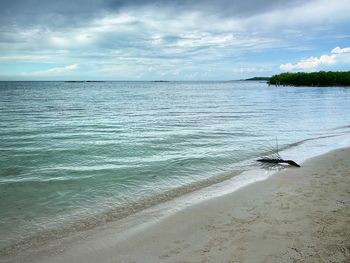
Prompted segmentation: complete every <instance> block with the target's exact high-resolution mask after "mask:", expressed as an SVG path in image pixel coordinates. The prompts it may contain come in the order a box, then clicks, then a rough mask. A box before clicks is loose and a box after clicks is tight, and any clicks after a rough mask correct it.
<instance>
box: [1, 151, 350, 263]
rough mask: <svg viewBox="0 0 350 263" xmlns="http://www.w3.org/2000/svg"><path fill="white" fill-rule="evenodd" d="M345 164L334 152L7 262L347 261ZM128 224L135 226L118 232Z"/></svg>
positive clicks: (344, 155) (346, 156)
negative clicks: (169, 211) (180, 206)
mask: <svg viewBox="0 0 350 263" xmlns="http://www.w3.org/2000/svg"><path fill="white" fill-rule="evenodd" d="M349 160H350V148H342V149H338V150H334V151H331V152H329V153H327V154H324V155H321V156H317V157H314V158H311V159H308V160H307V161H305V162H303V165H302V168H299V169H286V170H283V171H280V172H277V173H276V174H274V175H272V176H271V177H269V178H268V179H267V180H264V181H262V182H258V183H253V184H249V185H247V186H245V187H243V188H240V189H239V190H237V191H235V192H232V193H228V194H225V195H222V196H218V197H214V198H211V199H209V200H205V201H201V202H199V203H198V204H194V205H191V206H189V207H186V208H184V209H180V210H178V211H174V213H172V214H170V215H167V216H163V217H156V216H155V217H154V218H153V222H151V223H149V222H148V223H147V222H144V221H143V220H142V218H137V215H133V216H132V217H130V218H125V219H123V220H121V221H122V222H112V223H108V224H107V225H105V226H103V227H99V228H96V229H92V230H91V231H88V233H84V234H81V233H78V234H76V235H74V237H70V238H69V239H67V238H63V239H61V240H56V241H52V242H50V243H49V244H47V245H46V246H45V247H41V248H37V249H36V250H31V251H27V252H26V253H24V254H25V255H24V254H23V255H15V256H14V257H12V259H11V258H9V259H8V262H12V260H14V261H17V262H30V261H35V262H40V261H41V260H42V262H70V261H74V262H96V261H100V262H111V261H112V260H114V261H115V260H117V261H118V262H119V261H121V262H186V261H188V262H197V261H200V260H206V261H208V262H217V260H218V259H220V260H219V261H220V262H230V261H229V260H233V261H234V262H256V260H257V259H260V258H261V257H264V258H266V260H268V262H271V261H272V262H274V261H278V259H285V260H286V261H287V262H289V261H288V260H290V259H294V260H305V259H307V260H309V259H310V260H311V261H310V262H313V261H312V260H315V262H317V260H316V258H318V259H320V258H323V257H326V258H328V257H329V256H332V257H336V258H337V259H339V260H340V261H338V262H342V261H341V260H343V259H342V258H345V260H346V259H349V258H350V238H349V237H348V236H346V233H349V232H350V231H349V230H350V229H349V227H347V226H346V223H345V221H346V220H347V218H348V217H349V216H350V211H349V210H350V193H349V191H348V190H347V189H348V186H349V185H350V179H349V178H346V176H345V175H346V174H348V172H347V171H349V170H350V165H348V164H347V163H349ZM349 177H350V176H349ZM296 179H297V180H296ZM175 210H176V209H175ZM149 215H150V216H151V218H152V215H153V216H154V214H152V211H150V214H149ZM132 220H136V221H134V223H135V225H136V227H135V226H134V227H132V228H125V226H126V225H127V223H128V221H129V223H130V222H131V221H132ZM137 220H138V221H137ZM344 220H345V221H344ZM347 225H349V224H347ZM328 229H329V231H328ZM340 230H341V231H340ZM341 233H345V236H344V234H341ZM326 234H327V235H326ZM327 236H329V238H325V237H327ZM321 237H322V239H321ZM323 238H325V240H323ZM293 239H295V240H293ZM334 242H336V244H335V243H334ZM229 244H231V245H230V246H228V245H229ZM306 244H308V245H306ZM332 244H333V246H335V248H332ZM329 246H330V247H329ZM136 248H137V249H136ZM321 248H322V249H321ZM281 251H283V252H281ZM145 260H146V261H145ZM215 260H216V261H215ZM5 262H7V261H5Z"/></svg>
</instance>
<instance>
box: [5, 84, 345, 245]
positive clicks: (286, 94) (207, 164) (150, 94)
mask: <svg viewBox="0 0 350 263" xmlns="http://www.w3.org/2000/svg"><path fill="white" fill-rule="evenodd" d="M0 139H1V140H0V233H1V234H0V250H3V251H5V250H9V249H10V248H11V247H12V248H14V247H15V248H16V249H18V248H19V247H21V246H26V245H27V244H32V243H33V242H34V241H35V240H41V241H42V240H45V239H54V238H59V237H61V236H64V235H67V234H69V233H72V232H78V231H84V230H86V229H91V228H94V227H96V226H98V225H103V224H106V223H108V222H112V221H116V220H119V219H121V218H125V217H127V216H129V215H131V214H135V213H138V212H140V211H142V210H144V209H147V208H149V207H152V206H155V205H157V204H160V203H164V202H167V201H169V200H172V199H176V198H178V197H180V196H184V195H186V194H188V193H191V192H196V191H199V190H200V191H201V192H202V193H203V192H205V189H206V187H210V186H212V185H215V184H218V183H221V184H225V181H226V180H232V178H233V179H234V178H241V179H242V178H243V179H244V175H245V174H247V172H249V171H255V172H253V173H250V174H249V177H246V178H245V180H243V179H242V180H243V181H242V180H241V181H240V180H237V182H238V183H237V187H235V186H234V185H231V186H232V188H230V189H231V191H234V189H237V188H239V187H243V186H244V185H247V184H249V183H253V182H255V181H257V180H261V179H262V178H261V175H262V174H264V176H265V177H264V179H265V178H267V177H268V176H266V174H267V173H266V169H267V168H266V167H265V168H264V167H261V166H260V165H259V164H258V162H256V159H257V158H259V157H262V156H268V155H270V154H273V153H276V152H277V151H278V152H279V154H280V155H281V156H282V157H283V158H289V159H293V160H294V161H296V162H299V163H301V162H302V161H304V160H305V159H307V158H310V157H313V156H316V155H319V154H322V153H325V152H328V151H330V150H332V149H336V148H340V147H347V146H350V88H343V87H282V86H278V87H276V86H269V85H268V84H266V83H265V82H258V81H226V82H214V81H212V82H200V81H198V82H141V81H139V82H120V81H119V82H117V81H116V82H112V81H111V82H29V81H27V82H0ZM271 169H272V170H273V169H274V168H268V170H271ZM278 169H280V168H278ZM268 174H270V173H268ZM259 176H260V177H259ZM242 182H244V183H242ZM231 186H230V187H231ZM230 189H229V190H230ZM226 190H227V189H226ZM216 191H217V194H218V193H219V194H220V188H218V189H217V190H216Z"/></svg>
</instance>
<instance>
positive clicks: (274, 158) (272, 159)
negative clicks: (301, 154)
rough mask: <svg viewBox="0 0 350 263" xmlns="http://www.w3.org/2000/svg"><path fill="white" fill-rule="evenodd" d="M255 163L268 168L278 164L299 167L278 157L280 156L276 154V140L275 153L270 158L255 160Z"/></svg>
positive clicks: (291, 161)
mask: <svg viewBox="0 0 350 263" xmlns="http://www.w3.org/2000/svg"><path fill="white" fill-rule="evenodd" d="M257 161H258V162H261V163H263V165H264V166H266V167H268V168H270V167H274V166H277V165H279V164H289V165H292V166H295V167H300V165H299V164H297V163H296V162H294V161H293V160H284V159H283V158H282V157H281V156H280V154H279V152H278V143H277V139H276V152H275V153H273V154H272V155H270V156H265V157H263V158H260V159H257Z"/></svg>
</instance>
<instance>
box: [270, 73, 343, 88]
mask: <svg viewBox="0 0 350 263" xmlns="http://www.w3.org/2000/svg"><path fill="white" fill-rule="evenodd" d="M268 83H269V84H271V85H285V86H316V87H324V86H350V71H343V72H340V71H336V72H334V71H328V72H325V71H320V72H311V73H304V72H298V73H282V74H278V75H274V76H272V77H271V78H270V79H269V81H268Z"/></svg>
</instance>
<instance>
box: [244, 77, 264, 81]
mask: <svg viewBox="0 0 350 263" xmlns="http://www.w3.org/2000/svg"><path fill="white" fill-rule="evenodd" d="M245 80H254V81H259V80H263V81H269V80H270V77H254V78H250V79H245Z"/></svg>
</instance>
